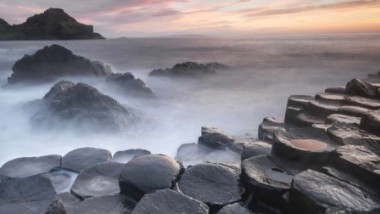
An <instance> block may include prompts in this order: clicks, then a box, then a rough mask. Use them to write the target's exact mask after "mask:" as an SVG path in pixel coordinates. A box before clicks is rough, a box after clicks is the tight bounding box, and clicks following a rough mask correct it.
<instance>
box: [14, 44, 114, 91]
mask: <svg viewBox="0 0 380 214" xmlns="http://www.w3.org/2000/svg"><path fill="white" fill-rule="evenodd" d="M12 70H13V74H12V75H11V76H10V77H9V78H8V83H9V84H14V83H39V82H50V81H54V80H56V79H58V78H62V77H66V76H89V77H99V76H101V77H102V76H103V77H105V76H107V75H110V74H111V73H112V72H111V68H110V67H109V66H107V65H104V64H103V63H101V62H99V61H91V60H89V59H87V58H84V57H82V56H77V55H75V54H73V52H71V51H70V50H68V49H66V48H64V47H62V46H60V45H51V46H46V47H44V48H43V49H40V50H38V51H37V52H36V53H34V54H33V55H25V56H24V57H23V58H22V59H20V60H18V61H17V62H16V63H15V64H14V66H13V68H12Z"/></svg>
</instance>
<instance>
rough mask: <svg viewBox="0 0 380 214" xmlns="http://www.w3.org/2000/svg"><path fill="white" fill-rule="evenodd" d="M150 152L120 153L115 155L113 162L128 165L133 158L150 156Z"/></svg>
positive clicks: (140, 150) (130, 150) (139, 150)
mask: <svg viewBox="0 0 380 214" xmlns="http://www.w3.org/2000/svg"><path fill="white" fill-rule="evenodd" d="M149 154H150V152H149V151H148V150H144V149H128V150H125V151H118V152H116V153H115V154H114V156H113V158H112V162H116V163H128V162H129V161H130V160H132V159H133V158H137V157H140V156H142V155H149Z"/></svg>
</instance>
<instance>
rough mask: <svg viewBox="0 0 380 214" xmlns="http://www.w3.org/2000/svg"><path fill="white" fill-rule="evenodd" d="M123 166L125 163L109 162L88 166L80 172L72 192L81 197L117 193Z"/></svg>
mask: <svg viewBox="0 0 380 214" xmlns="http://www.w3.org/2000/svg"><path fill="white" fill-rule="evenodd" d="M123 167H124V165H123V164H119V163H112V162H108V163H101V164H97V165H95V166H92V167H90V168H86V169H84V170H82V171H81V172H80V173H79V175H78V177H77V178H76V180H75V182H74V184H73V186H72V187H71V192H72V193H73V194H74V195H76V196H78V197H80V198H89V197H100V196H104V195H114V194H117V193H119V192H120V188H119V176H120V173H121V170H122V169H123Z"/></svg>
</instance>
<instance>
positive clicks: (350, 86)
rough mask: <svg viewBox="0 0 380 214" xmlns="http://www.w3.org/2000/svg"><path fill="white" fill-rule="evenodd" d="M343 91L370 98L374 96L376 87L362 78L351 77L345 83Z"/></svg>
mask: <svg viewBox="0 0 380 214" xmlns="http://www.w3.org/2000/svg"><path fill="white" fill-rule="evenodd" d="M345 93H346V94H348V95H353V96H361V97H369V98H372V97H376V95H377V88H376V87H374V86H373V85H371V84H370V83H369V82H366V81H364V80H359V79H353V80H351V81H350V82H348V83H347V85H346V90H345Z"/></svg>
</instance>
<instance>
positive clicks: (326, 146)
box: [272, 127, 338, 164]
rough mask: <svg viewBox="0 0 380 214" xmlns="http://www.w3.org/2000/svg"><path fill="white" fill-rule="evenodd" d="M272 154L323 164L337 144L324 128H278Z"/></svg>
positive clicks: (330, 156)
mask: <svg viewBox="0 0 380 214" xmlns="http://www.w3.org/2000/svg"><path fill="white" fill-rule="evenodd" d="M274 136H275V139H274V143H273V145H272V154H275V155H276V156H279V157H282V158H286V159H288V160H294V161H301V162H307V163H312V164H323V163H326V162H327V161H329V160H330V159H331V158H332V154H333V151H334V149H335V148H336V147H337V146H338V144H337V143H335V142H333V141H332V140H331V139H330V138H329V136H328V135H327V134H326V133H325V131H324V130H321V129H316V128H313V127H306V128H293V129H288V130H287V131H283V130H279V131H277V132H276V133H275V134H274Z"/></svg>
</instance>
